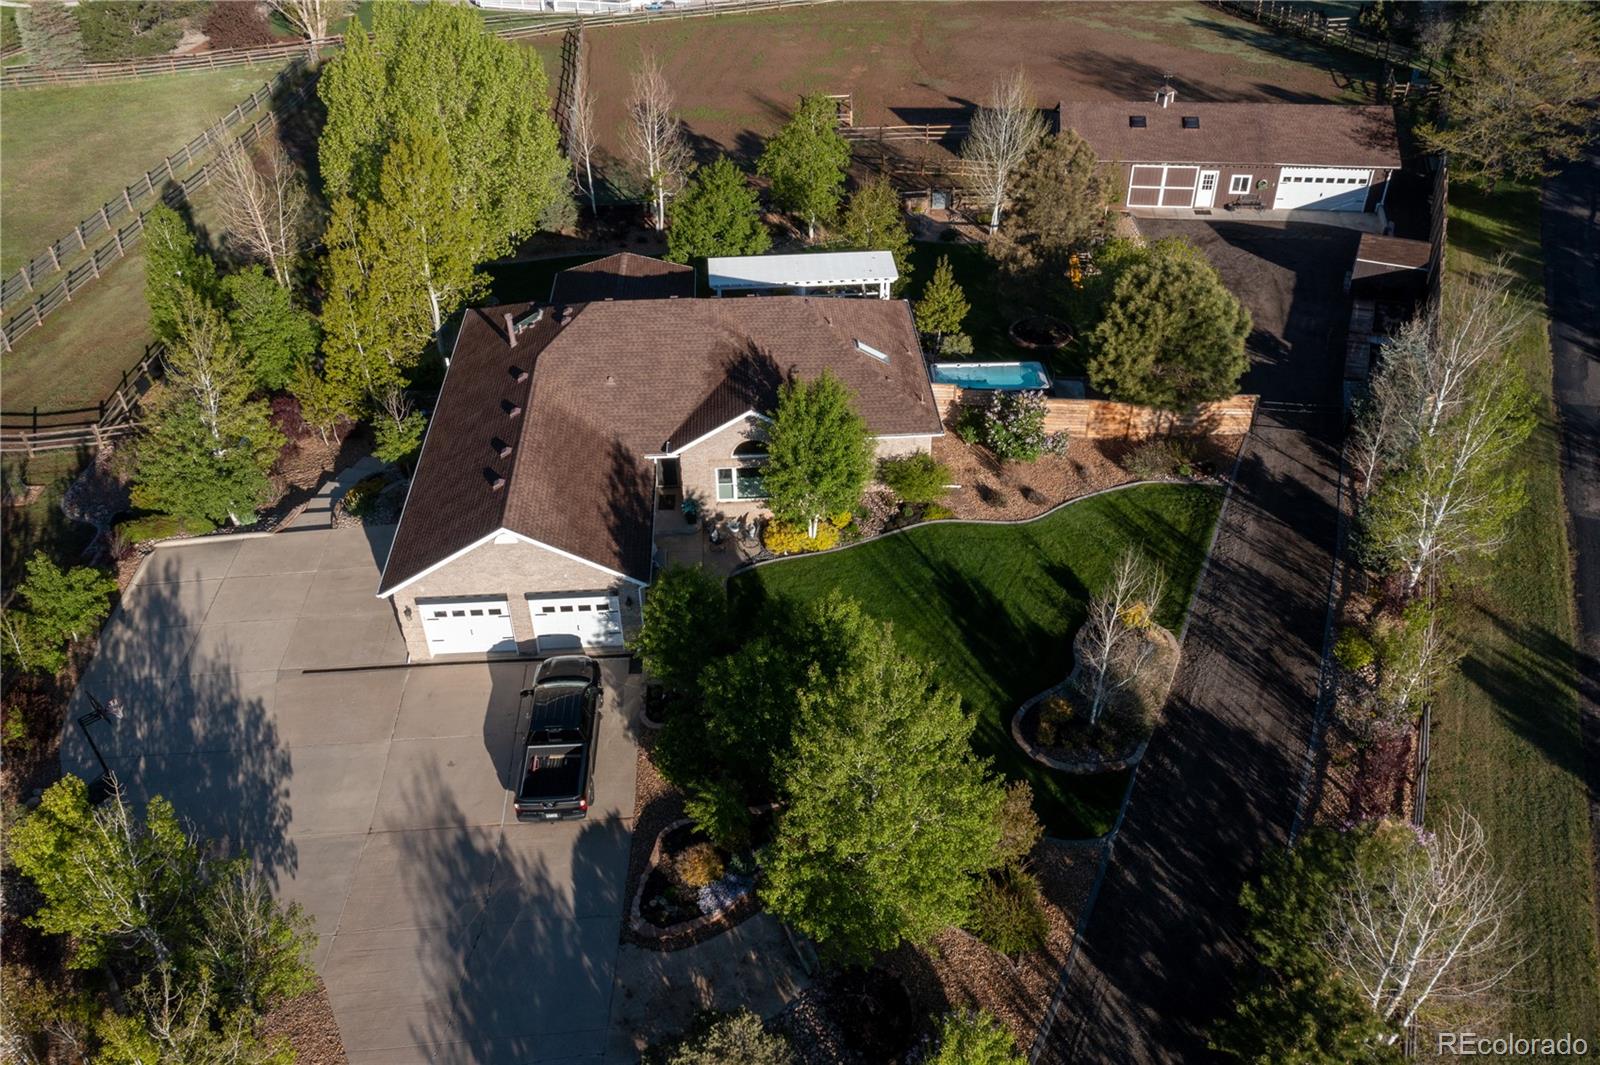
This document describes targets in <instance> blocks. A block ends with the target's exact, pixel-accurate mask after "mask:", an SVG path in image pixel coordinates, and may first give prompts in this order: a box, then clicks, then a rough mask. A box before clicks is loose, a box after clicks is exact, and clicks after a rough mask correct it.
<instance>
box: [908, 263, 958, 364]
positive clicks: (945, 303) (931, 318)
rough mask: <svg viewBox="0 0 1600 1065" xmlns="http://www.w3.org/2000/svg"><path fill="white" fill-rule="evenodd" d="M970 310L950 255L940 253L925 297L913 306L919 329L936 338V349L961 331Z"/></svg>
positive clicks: (923, 291) (925, 290)
mask: <svg viewBox="0 0 1600 1065" xmlns="http://www.w3.org/2000/svg"><path fill="white" fill-rule="evenodd" d="M970 309H971V308H970V307H969V306H968V304H967V296H966V293H964V292H962V291H961V286H960V285H958V284H956V274H955V271H954V270H953V269H951V267H950V256H948V255H941V256H939V264H938V265H937V266H935V267H934V268H933V277H932V279H931V280H929V282H928V287H927V288H925V289H923V290H922V298H921V299H920V300H918V301H917V303H916V306H915V308H914V309H913V310H914V313H915V315H916V319H917V331H918V332H920V333H923V334H925V335H927V336H931V337H933V343H934V350H935V351H937V350H938V349H939V346H940V345H941V344H942V342H943V341H944V338H945V336H946V335H948V334H951V333H959V332H961V323H962V322H964V321H965V320H966V317H967V311H968V310H970Z"/></svg>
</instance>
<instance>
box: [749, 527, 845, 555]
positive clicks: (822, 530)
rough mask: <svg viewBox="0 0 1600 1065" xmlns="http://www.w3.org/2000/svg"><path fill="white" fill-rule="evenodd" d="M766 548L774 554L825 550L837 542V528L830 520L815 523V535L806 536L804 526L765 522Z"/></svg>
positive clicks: (798, 553)
mask: <svg viewBox="0 0 1600 1065" xmlns="http://www.w3.org/2000/svg"><path fill="white" fill-rule="evenodd" d="M765 540H766V545H767V550H768V551H771V552H772V553H773V554H775V555H800V554H805V553H806V552H808V551H826V550H828V548H830V547H837V546H838V544H839V529H838V527H837V526H835V525H833V524H831V523H830V522H819V523H818V524H817V535H815V536H807V535H806V530H805V528H804V526H791V525H785V524H783V523H782V522H778V521H772V522H768V523H767V534H766V537H765Z"/></svg>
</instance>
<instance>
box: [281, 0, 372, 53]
mask: <svg viewBox="0 0 1600 1065" xmlns="http://www.w3.org/2000/svg"><path fill="white" fill-rule="evenodd" d="M268 3H270V4H271V5H272V10H274V11H276V12H277V13H278V14H279V15H282V16H283V20H284V21H285V22H287V23H288V24H289V25H291V26H293V27H294V28H295V32H296V33H298V34H300V36H302V37H304V38H305V39H306V52H307V56H308V58H309V59H310V60H311V63H312V65H313V66H314V65H316V62H317V59H318V55H317V46H318V43H319V42H320V41H322V40H324V39H325V38H326V37H327V36H328V33H329V30H330V29H331V28H332V26H333V24H334V23H335V22H337V21H339V20H340V19H341V18H344V16H345V15H347V14H349V13H350V9H351V8H352V7H354V6H355V5H354V4H353V3H351V0H268Z"/></svg>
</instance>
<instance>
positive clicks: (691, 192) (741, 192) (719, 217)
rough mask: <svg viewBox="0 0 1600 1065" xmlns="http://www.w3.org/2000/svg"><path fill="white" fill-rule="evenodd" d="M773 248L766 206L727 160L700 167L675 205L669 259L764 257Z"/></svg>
mask: <svg viewBox="0 0 1600 1065" xmlns="http://www.w3.org/2000/svg"><path fill="white" fill-rule="evenodd" d="M770 247H772V235H771V234H770V233H768V232H767V227H766V225H765V224H763V223H762V221H761V204H760V202H759V201H758V200H757V199H756V193H755V190H754V189H752V188H751V187H750V186H749V184H747V183H746V182H745V179H744V174H742V173H741V172H740V171H739V168H738V167H736V166H734V165H733V160H731V159H729V158H728V157H727V156H725V155H721V156H718V157H717V159H716V161H715V162H713V163H711V164H710V165H709V166H703V167H700V168H699V169H698V170H696V171H695V172H694V173H693V174H692V175H691V176H690V178H689V184H688V186H687V187H686V188H685V189H684V190H683V191H682V192H681V193H679V194H678V198H677V199H676V200H674V201H673V202H672V228H671V229H669V230H668V231H667V259H668V261H669V262H675V263H687V262H689V261H691V260H693V259H700V258H705V257H707V256H712V255H760V254H761V253H762V252H764V251H766V250H767V249H768V248H770Z"/></svg>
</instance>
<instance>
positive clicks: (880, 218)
mask: <svg viewBox="0 0 1600 1065" xmlns="http://www.w3.org/2000/svg"><path fill="white" fill-rule="evenodd" d="M835 243H836V244H837V245H838V246H839V247H841V248H853V249H856V250H858V251H886V252H889V253H891V254H893V255H894V268H895V270H896V272H898V273H899V275H900V278H899V280H897V281H896V282H895V283H894V291H895V292H896V293H898V292H900V291H901V290H902V289H904V288H905V286H906V284H907V282H909V281H910V280H911V228H910V227H909V226H908V225H906V218H905V213H904V212H903V211H901V209H900V194H899V193H897V192H895V191H894V186H893V185H890V184H889V182H888V181H887V180H886V179H884V178H874V179H873V180H871V181H869V182H867V183H866V184H865V185H862V186H861V187H860V188H858V189H856V191H855V192H853V193H851V195H850V203H849V205H848V206H846V207H845V210H844V218H843V219H842V220H841V221H840V223H839V237H838V240H837V241H835Z"/></svg>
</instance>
